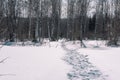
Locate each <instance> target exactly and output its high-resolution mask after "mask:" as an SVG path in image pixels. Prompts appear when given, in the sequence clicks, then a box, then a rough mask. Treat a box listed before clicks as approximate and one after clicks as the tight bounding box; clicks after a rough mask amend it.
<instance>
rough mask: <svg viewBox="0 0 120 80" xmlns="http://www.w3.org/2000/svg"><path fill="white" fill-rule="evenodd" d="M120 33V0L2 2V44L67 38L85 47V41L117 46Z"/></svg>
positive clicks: (3, 0)
mask: <svg viewBox="0 0 120 80" xmlns="http://www.w3.org/2000/svg"><path fill="white" fill-rule="evenodd" d="M64 2H66V5H63V3H64ZM64 8H66V9H64ZM93 10H94V13H90V12H91V11H93ZM63 13H64V14H65V15H66V16H65V17H63V15H62V14H63ZM119 31H120V1H119V0H0V40H1V41H10V42H14V41H28V40H29V41H33V42H42V40H43V39H44V38H49V40H50V41H55V40H58V39H61V38H66V39H68V40H80V41H81V43H82V45H83V46H84V44H83V42H82V40H84V39H95V40H97V39H102V40H109V42H108V45H111V44H114V45H117V42H118V40H119V36H120V32H119Z"/></svg>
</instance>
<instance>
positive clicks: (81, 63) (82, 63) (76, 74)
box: [62, 43, 107, 80]
mask: <svg viewBox="0 0 120 80" xmlns="http://www.w3.org/2000/svg"><path fill="white" fill-rule="evenodd" d="M62 44H63V45H62V47H63V48H64V50H66V51H67V54H66V56H65V57H64V59H63V60H64V61H66V62H67V63H68V64H69V65H71V66H72V67H73V69H72V70H71V71H70V72H69V73H68V74H67V76H68V78H69V79H70V80H77V79H82V80H106V77H107V76H106V75H104V74H103V73H102V72H101V71H100V70H99V69H97V67H95V66H93V64H92V63H90V62H89V59H88V55H83V54H79V53H78V52H77V50H70V49H67V48H66V47H65V45H64V43H62Z"/></svg>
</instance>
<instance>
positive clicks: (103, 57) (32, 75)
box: [0, 41, 120, 80]
mask: <svg viewBox="0 0 120 80" xmlns="http://www.w3.org/2000/svg"><path fill="white" fill-rule="evenodd" d="M85 44H86V46H87V48H80V46H79V42H78V41H76V42H74V43H73V42H65V45H66V47H67V48H68V49H70V50H75V51H77V52H78V53H80V54H83V55H88V58H89V62H90V63H92V65H94V66H96V67H97V68H98V69H99V70H100V71H101V72H102V73H103V74H104V75H108V77H107V80H120V78H119V77H120V53H119V52H120V48H118V47H116V48H115V47H114V48H112V47H106V46H105V41H102V42H101V41H86V42H85ZM61 45H62V43H61V41H60V42H51V43H50V44H49V45H48V44H44V45H42V46H37V47H36V46H24V47H22V46H4V47H3V48H2V49H1V50H0V60H3V59H5V58H7V59H6V60H5V61H4V62H3V63H0V80H69V79H68V77H67V73H69V71H70V70H71V69H72V66H71V65H68V64H67V63H66V62H65V61H64V60H63V58H64V57H65V55H66V53H67V51H65V50H64V49H63V47H62V46H61ZM79 80H81V79H79Z"/></svg>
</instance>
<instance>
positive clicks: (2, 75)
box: [0, 74, 16, 76]
mask: <svg viewBox="0 0 120 80" xmlns="http://www.w3.org/2000/svg"><path fill="white" fill-rule="evenodd" d="M0 76H16V75H15V74H0Z"/></svg>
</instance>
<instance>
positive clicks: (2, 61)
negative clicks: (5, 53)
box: [0, 57, 8, 63]
mask: <svg viewBox="0 0 120 80" xmlns="http://www.w3.org/2000/svg"><path fill="white" fill-rule="evenodd" d="M7 59H8V57H7V58H5V59H3V60H1V61H0V63H4V62H5V60H7Z"/></svg>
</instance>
